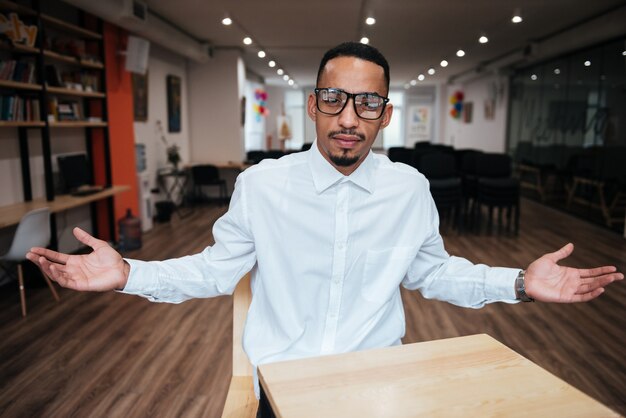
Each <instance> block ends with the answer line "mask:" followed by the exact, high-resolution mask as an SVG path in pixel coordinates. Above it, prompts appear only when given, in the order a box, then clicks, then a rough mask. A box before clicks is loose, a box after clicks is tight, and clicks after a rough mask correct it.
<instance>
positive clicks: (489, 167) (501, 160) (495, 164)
mask: <svg viewBox="0 0 626 418" xmlns="http://www.w3.org/2000/svg"><path fill="white" fill-rule="evenodd" d="M476 175H477V176H478V177H489V178H503V177H511V157H510V156H509V155H508V154H499V153H484V154H478V156H477V157H476Z"/></svg>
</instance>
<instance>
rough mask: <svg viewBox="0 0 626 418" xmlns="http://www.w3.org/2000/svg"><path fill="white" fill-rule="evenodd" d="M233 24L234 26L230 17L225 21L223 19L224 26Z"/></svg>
mask: <svg viewBox="0 0 626 418" xmlns="http://www.w3.org/2000/svg"><path fill="white" fill-rule="evenodd" d="M232 24H233V20H232V19H231V18H230V17H228V16H226V17H225V18H224V19H222V25H224V26H230V25H232Z"/></svg>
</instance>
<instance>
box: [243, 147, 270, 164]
mask: <svg viewBox="0 0 626 418" xmlns="http://www.w3.org/2000/svg"><path fill="white" fill-rule="evenodd" d="M265 158H267V153H266V152H265V151H261V150H254V151H248V152H247V153H246V162H247V163H249V164H258V163H260V162H261V161H263V159H265Z"/></svg>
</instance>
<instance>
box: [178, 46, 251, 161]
mask: <svg viewBox="0 0 626 418" xmlns="http://www.w3.org/2000/svg"><path fill="white" fill-rule="evenodd" d="M188 76H189V85H190V86H192V88H191V89H190V90H189V110H190V111H189V114H190V119H189V126H190V132H191V136H190V138H191V148H190V149H191V155H192V156H193V157H192V158H191V160H192V161H193V162H208V163H226V162H228V161H243V160H244V159H245V151H244V142H243V127H242V126H241V97H242V96H243V94H244V93H243V92H244V85H245V70H244V66H243V61H242V59H241V57H240V53H239V51H236V50H218V51H216V52H215V54H214V56H213V59H211V60H210V61H209V62H207V63H195V62H193V63H190V64H189V73H188Z"/></svg>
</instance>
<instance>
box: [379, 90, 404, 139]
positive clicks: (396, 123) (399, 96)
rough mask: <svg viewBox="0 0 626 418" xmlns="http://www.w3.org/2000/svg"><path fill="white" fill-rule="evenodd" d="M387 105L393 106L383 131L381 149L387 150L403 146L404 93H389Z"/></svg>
mask: <svg viewBox="0 0 626 418" xmlns="http://www.w3.org/2000/svg"><path fill="white" fill-rule="evenodd" d="M389 103H391V104H393V115H392V116H391V122H390V123H389V126H387V127H386V128H385V129H383V132H382V134H383V147H384V148H385V149H389V148H391V147H403V146H404V132H403V131H402V127H403V126H404V92H403V91H390V92H389Z"/></svg>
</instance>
